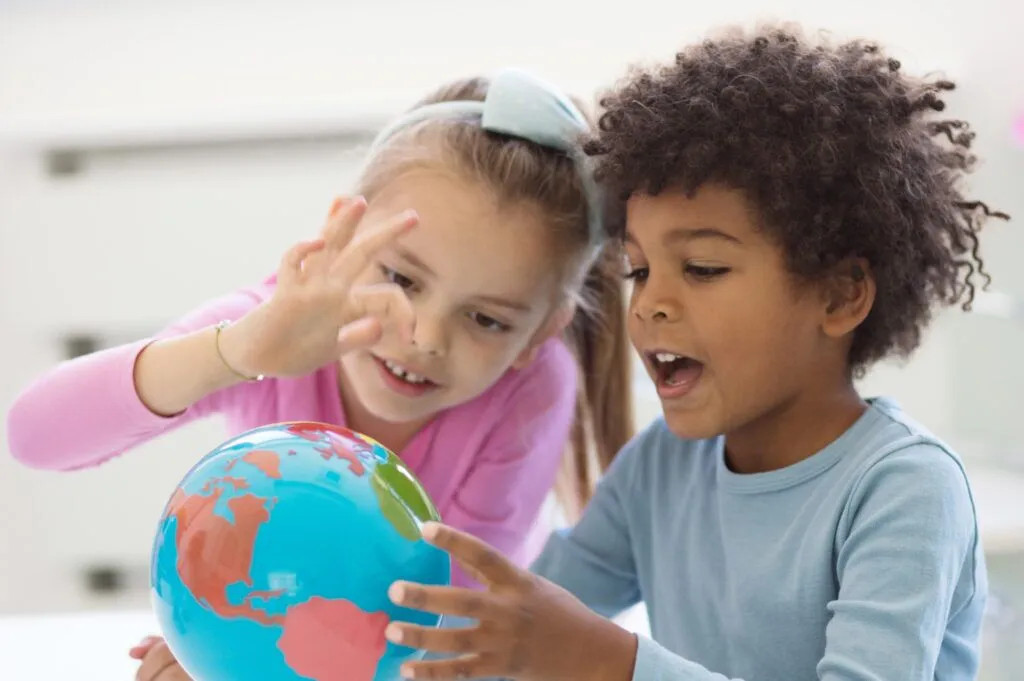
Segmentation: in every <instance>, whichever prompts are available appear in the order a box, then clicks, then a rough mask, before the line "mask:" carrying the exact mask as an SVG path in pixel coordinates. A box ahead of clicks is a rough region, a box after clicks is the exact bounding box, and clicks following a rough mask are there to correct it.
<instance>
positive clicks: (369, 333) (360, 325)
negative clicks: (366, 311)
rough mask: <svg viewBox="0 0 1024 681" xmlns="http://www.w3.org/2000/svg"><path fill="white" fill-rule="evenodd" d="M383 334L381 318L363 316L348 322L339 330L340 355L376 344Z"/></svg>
mask: <svg viewBox="0 0 1024 681" xmlns="http://www.w3.org/2000/svg"><path fill="white" fill-rule="evenodd" d="M381 335H383V328H382V327H381V323H380V320H379V319H374V318H373V317H363V318H361V319H357V320H356V321H354V322H352V323H351V324H346V325H345V326H343V327H341V331H339V332H338V357H341V356H342V355H346V354H348V353H350V352H352V351H354V350H362V349H364V348H369V347H372V346H374V345H376V344H377V342H378V341H379V340H380V337H381Z"/></svg>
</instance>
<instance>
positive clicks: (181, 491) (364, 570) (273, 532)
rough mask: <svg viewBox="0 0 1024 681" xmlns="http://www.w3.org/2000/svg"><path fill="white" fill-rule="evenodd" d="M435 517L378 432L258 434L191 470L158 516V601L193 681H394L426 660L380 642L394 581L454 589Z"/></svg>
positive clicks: (402, 614) (426, 620) (400, 611)
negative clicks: (404, 667) (432, 532)
mask: <svg viewBox="0 0 1024 681" xmlns="http://www.w3.org/2000/svg"><path fill="white" fill-rule="evenodd" d="M437 519H438V513H437V510H436V509H435V508H434V505H433V504H432V503H431V501H430V499H429V497H428V495H427V494H426V492H425V491H424V490H423V488H422V486H421V485H420V483H419V482H418V481H417V480H416V478H415V477H414V476H413V474H412V473H411V472H410V471H409V469H408V468H407V467H406V466H405V465H404V464H403V463H402V461H401V460H400V459H399V458H398V457H396V456H395V455H394V454H392V453H391V452H389V451H388V450H387V449H385V448H384V447H383V446H381V445H380V444H379V443H377V442H375V441H374V440H372V439H371V438H368V437H366V436H364V435H361V434H359V433H356V432H354V431H351V430H348V429H345V428H339V427H336V426H329V425H325V424H321V423H284V424H276V425H272V426H266V427H262V428H256V429H254V430H251V431H248V432H246V433H243V434H242V435H239V436H238V437H235V438H233V439H231V440H228V441H227V442H225V443H223V444H222V445H220V446H219V447H217V448H216V449H214V450H213V451H212V452H210V453H209V454H207V455H206V456H204V457H203V458H202V460H200V461H199V463H198V464H196V465H195V466H194V467H193V468H192V469H191V470H190V471H189V472H188V473H187V474H186V475H185V478H184V479H183V480H182V482H181V483H180V485H179V486H178V487H177V489H176V490H175V491H174V493H173V495H172V496H171V499H170V501H169V502H168V503H167V506H166V508H165V510H164V513H163V516H162V518H161V520H160V524H159V528H158V531H157V535H156V540H155V542H154V545H153V555H152V563H151V575H150V578H151V588H152V600H153V606H154V610H155V614H156V617H157V621H158V622H159V624H160V627H161V629H162V633H163V635H164V638H165V639H166V640H167V644H168V646H169V647H170V649H171V651H172V652H173V653H174V655H175V657H177V658H178V661H179V662H180V663H181V666H182V667H183V668H184V669H185V671H186V672H188V673H189V675H190V676H192V678H193V679H195V680H196V681H237V680H238V679H259V680H260V681H291V680H295V681H298V680H300V679H301V680H303V681H308V680H310V679H312V680H314V681H385V680H386V681H393V680H394V679H398V678H400V672H399V667H400V666H401V664H402V663H403V662H405V661H406V660H409V659H413V658H416V657H419V656H420V655H421V653H419V652H417V651H414V650H412V649H409V648H405V647H402V646H396V645H394V644H392V643H390V642H388V641H387V640H386V639H385V638H384V628H385V627H386V626H387V624H388V622H390V621H392V620H403V621H406V622H413V623H416V624H424V625H427V626H437V624H438V620H439V618H438V617H437V616H434V615H431V614H428V613H423V612H420V611H414V610H409V609H406V608H401V607H398V606H396V605H394V604H393V603H392V602H391V601H390V600H389V599H388V596H387V590H388V588H389V586H390V585H391V584H392V582H394V581H395V580H399V579H401V580H410V581H414V582H420V583H424V584H435V585H446V584H448V583H449V580H450V575H451V565H450V560H449V558H448V555H447V554H446V553H444V552H442V551H440V550H439V549H437V548H435V547H432V546H430V545H429V544H427V543H426V542H425V541H424V540H423V538H422V536H421V534H420V527H421V525H422V523H424V522H426V521H428V520H437Z"/></svg>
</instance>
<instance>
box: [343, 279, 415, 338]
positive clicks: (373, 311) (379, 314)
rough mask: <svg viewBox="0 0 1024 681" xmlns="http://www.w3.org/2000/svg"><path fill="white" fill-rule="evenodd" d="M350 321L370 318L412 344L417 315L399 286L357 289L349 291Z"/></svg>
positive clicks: (360, 287) (372, 286)
mask: <svg viewBox="0 0 1024 681" xmlns="http://www.w3.org/2000/svg"><path fill="white" fill-rule="evenodd" d="M348 298H349V318H350V319H361V318H365V317H372V318H374V319H377V320H379V321H380V324H381V326H382V327H386V328H389V329H393V330H394V331H395V333H397V334H398V336H399V338H401V339H402V341H404V342H406V343H410V342H412V332H413V327H414V326H415V324H416V314H415V312H414V311H413V308H412V303H411V302H410V301H409V298H408V296H406V295H405V291H403V290H402V289H401V287H399V286H396V285H395V284H371V285H369V286H358V287H356V288H354V289H352V290H351V291H350V292H349V296H348Z"/></svg>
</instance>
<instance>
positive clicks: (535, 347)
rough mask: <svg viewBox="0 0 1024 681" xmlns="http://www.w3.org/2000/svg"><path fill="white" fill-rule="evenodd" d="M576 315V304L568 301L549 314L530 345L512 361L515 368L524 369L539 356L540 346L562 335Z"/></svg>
mask: <svg viewBox="0 0 1024 681" xmlns="http://www.w3.org/2000/svg"><path fill="white" fill-rule="evenodd" d="M575 315H576V305H575V304H573V303H566V304H565V305H561V306H559V308H558V309H557V310H555V311H554V312H553V313H552V314H551V315H549V316H548V318H547V321H545V322H544V323H543V324H542V325H541V327H540V328H539V329H537V333H535V334H533V338H531V339H530V343H529V345H527V346H526V348H524V349H523V351H522V352H520V353H519V356H518V357H516V358H515V360H513V362H512V367H513V368H514V369H523V368H525V367H527V366H528V365H529V364H530V362H532V361H533V360H534V358H535V357H537V352H538V351H539V350H540V346H541V345H543V344H544V342H545V341H547V340H548V339H549V338H552V337H554V336H557V335H560V334H561V333H562V332H563V331H565V327H567V326H569V324H571V323H572V318H573V317H574V316H575Z"/></svg>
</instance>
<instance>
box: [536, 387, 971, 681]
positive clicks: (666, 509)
mask: <svg viewBox="0 0 1024 681" xmlns="http://www.w3.org/2000/svg"><path fill="white" fill-rule="evenodd" d="M533 570H534V571H535V572H536V573H538V574H540V575H542V576H544V577H546V578H547V579H549V580H551V581H553V582H555V583H557V584H560V585H561V586H563V587H565V588H566V589H568V590H569V591H571V592H573V593H574V594H575V595H576V596H577V597H578V598H580V599H581V600H582V601H583V602H585V603H586V604H587V605H589V606H590V607H591V608H593V609H594V610H596V611H598V612H600V613H601V614H603V615H606V616H612V615H614V614H616V613H618V612H620V611H622V610H623V609H625V608H627V607H629V606H631V605H633V604H635V603H637V602H639V601H644V602H646V604H647V607H648V610H649V612H650V618H651V633H652V636H653V640H649V639H647V638H641V640H640V644H639V649H638V653H637V660H636V667H635V671H634V675H633V679H634V681H723V680H725V679H742V680H743V681H811V680H812V679H814V680H819V679H820V680H822V681H825V680H827V681H840V680H842V681H931V680H933V679H935V680H937V681H968V680H969V679H974V677H975V674H976V672H977V669H978V662H979V659H978V658H979V636H980V630H981V624H982V614H983V611H984V606H985V599H986V595H987V579H986V573H985V565H984V558H983V555H982V551H981V547H980V543H979V539H978V529H977V523H976V519H975V510H974V504H973V500H972V497H971V492H970V489H969V486H968V482H967V479H966V476H965V473H964V470H963V468H962V466H961V462H960V460H959V458H958V457H957V456H956V454H955V453H954V452H952V451H951V450H950V448H949V447H948V446H946V445H945V444H944V443H942V442H941V441H940V440H938V439H937V438H936V437H934V436H933V435H931V434H930V433H929V432H927V431H926V430H925V429H924V428H922V427H921V426H919V425H917V424H916V423H914V422H913V421H911V420H910V419H909V418H908V417H907V416H906V415H905V414H903V413H902V412H901V411H900V410H899V408H898V407H896V406H895V405H894V404H893V403H891V402H888V401H885V400H882V399H879V400H873V401H872V402H871V406H870V407H869V409H868V410H867V411H866V412H865V413H864V415H863V416H862V417H861V418H860V419H859V420H858V421H857V422H856V423H855V424H854V425H853V426H852V427H851V428H850V429H849V430H848V431H847V432H846V433H844V434H843V435H842V436H841V437H839V438H838V439H837V440H836V441H835V442H833V443H832V444H830V445H829V446H828V447H826V448H825V449H824V450H822V451H820V452H818V453H817V454H815V455H814V456H812V457H811V458H809V459H806V460H804V461H801V462H799V463H797V464H795V465H792V466H789V467H787V468H784V469H781V470H777V471H771V472H767V473H758V474H752V475H740V474H736V473H733V472H731V471H730V470H729V469H728V468H727V467H726V466H725V463H724V458H723V441H722V439H721V438H716V439H711V440H702V441H685V440H681V439H679V438H677V437H676V436H674V435H673V434H672V433H671V432H670V431H669V430H668V428H667V427H666V425H665V424H664V422H663V421H662V420H660V419H659V420H658V421H657V422H655V423H654V424H653V425H651V426H650V427H649V428H647V429H646V430H645V431H644V432H642V433H641V434H639V435H637V437H636V438H634V440H633V441H632V442H631V443H630V444H629V445H627V447H626V448H625V449H624V450H623V451H622V452H621V454H620V455H619V456H618V458H617V459H616V461H615V463H614V464H613V466H612V468H611V470H610V471H609V472H608V474H607V475H606V476H605V478H604V479H603V480H602V482H601V484H600V485H599V487H598V491H597V493H596V495H595V497H594V499H593V501H592V502H591V504H590V505H589V506H588V508H587V510H586V512H585V514H584V516H583V518H582V519H581V521H580V522H579V524H578V525H577V526H576V527H575V528H573V529H572V530H571V531H568V532H565V533H559V534H556V535H554V536H552V538H551V539H550V541H549V543H548V545H547V546H546V548H545V549H544V552H543V554H542V555H541V556H540V557H539V558H538V560H537V561H536V563H535V564H534V567H533Z"/></svg>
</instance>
